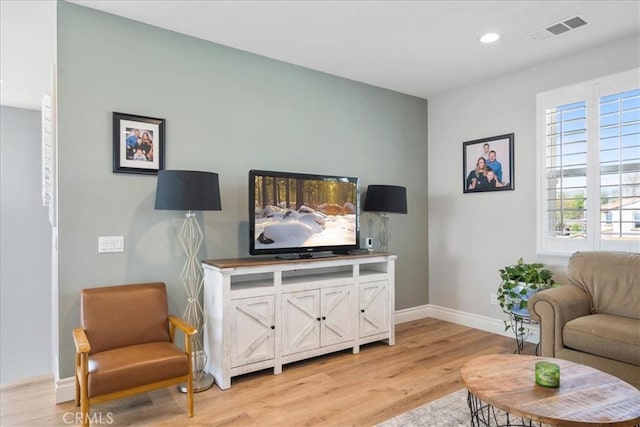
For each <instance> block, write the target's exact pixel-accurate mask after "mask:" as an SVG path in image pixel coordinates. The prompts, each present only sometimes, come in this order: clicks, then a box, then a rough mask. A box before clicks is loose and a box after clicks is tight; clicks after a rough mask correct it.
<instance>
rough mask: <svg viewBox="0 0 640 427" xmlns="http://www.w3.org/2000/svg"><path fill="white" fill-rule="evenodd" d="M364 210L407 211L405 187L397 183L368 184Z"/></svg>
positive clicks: (404, 212)
mask: <svg viewBox="0 0 640 427" xmlns="http://www.w3.org/2000/svg"><path fill="white" fill-rule="evenodd" d="M363 210H364V211H370V212H390V213H403V214H406V213H407V189H406V188H405V187H400V186H398V185H370V186H369V187H367V196H366V198H365V200H364V208H363Z"/></svg>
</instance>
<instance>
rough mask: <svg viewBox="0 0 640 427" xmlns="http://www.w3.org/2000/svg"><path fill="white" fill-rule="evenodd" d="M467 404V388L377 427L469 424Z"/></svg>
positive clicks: (433, 426) (426, 426)
mask: <svg viewBox="0 0 640 427" xmlns="http://www.w3.org/2000/svg"><path fill="white" fill-rule="evenodd" d="M470 421H471V418H470V416H469V406H467V389H466V388H463V389H461V390H458V391H456V392H454V393H451V394H448V395H446V396H444V397H441V398H440V399H438V400H434V401H433V402H429V403H427V404H426V405H423V406H420V407H419V408H416V409H413V410H411V411H409V412H405V413H404V414H401V415H398V416H397V417H395V418H391V419H390V420H387V421H385V422H383V423H381V424H378V426H379V427H418V426H419V427H443V426H447V427H457V426H469V425H471V424H470Z"/></svg>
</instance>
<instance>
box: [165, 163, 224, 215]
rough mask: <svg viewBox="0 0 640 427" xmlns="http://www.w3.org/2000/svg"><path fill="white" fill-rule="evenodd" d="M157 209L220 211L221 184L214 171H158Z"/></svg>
mask: <svg viewBox="0 0 640 427" xmlns="http://www.w3.org/2000/svg"><path fill="white" fill-rule="evenodd" d="M155 209H165V210H173V211H219V210H222V204H221V203H220V185H219V183H218V174H217V173H214V172H198V171H179V170H161V171H158V183H157V186H156V204H155Z"/></svg>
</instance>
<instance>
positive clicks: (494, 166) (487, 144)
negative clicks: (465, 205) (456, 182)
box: [462, 133, 514, 193]
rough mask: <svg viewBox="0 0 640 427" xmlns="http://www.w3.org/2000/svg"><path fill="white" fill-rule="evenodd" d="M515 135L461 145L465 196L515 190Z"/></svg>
mask: <svg viewBox="0 0 640 427" xmlns="http://www.w3.org/2000/svg"><path fill="white" fill-rule="evenodd" d="M513 138H514V134H513V133H508V134H505V135H498V136H492V137H490V138H483V139H476V140H474V141H466V142H463V143H462V170H463V177H462V189H463V192H464V193H475V192H482V191H502V190H513V189H514V184H513V180H514V169H513Z"/></svg>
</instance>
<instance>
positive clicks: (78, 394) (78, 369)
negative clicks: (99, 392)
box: [74, 353, 80, 406]
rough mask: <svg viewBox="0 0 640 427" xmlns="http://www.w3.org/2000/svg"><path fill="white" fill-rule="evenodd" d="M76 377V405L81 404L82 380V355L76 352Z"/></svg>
mask: <svg viewBox="0 0 640 427" xmlns="http://www.w3.org/2000/svg"><path fill="white" fill-rule="evenodd" d="M74 374H75V375H74V378H75V380H76V406H80V381H78V375H79V374H80V355H79V354H78V353H76V368H75V369H74Z"/></svg>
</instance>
